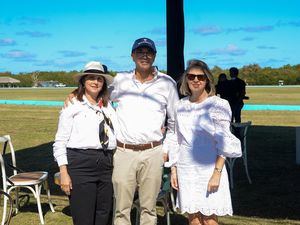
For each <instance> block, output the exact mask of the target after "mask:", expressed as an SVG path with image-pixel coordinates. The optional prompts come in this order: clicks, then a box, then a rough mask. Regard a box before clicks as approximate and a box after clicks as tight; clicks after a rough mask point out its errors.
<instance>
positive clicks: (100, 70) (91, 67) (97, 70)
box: [74, 61, 114, 86]
mask: <svg viewBox="0 0 300 225" xmlns="http://www.w3.org/2000/svg"><path fill="white" fill-rule="evenodd" d="M86 75H96V76H102V77H104V78H105V80H106V84H107V86H108V85H110V84H111V83H112V82H113V80H114V78H113V77H112V76H111V75H109V74H108V73H107V71H106V70H105V69H104V66H103V65H102V64H101V63H100V62H96V61H91V62H88V63H87V64H86V65H85V66H84V70H83V72H82V73H78V74H76V75H74V80H75V81H77V82H79V80H80V78H81V77H83V76H86Z"/></svg>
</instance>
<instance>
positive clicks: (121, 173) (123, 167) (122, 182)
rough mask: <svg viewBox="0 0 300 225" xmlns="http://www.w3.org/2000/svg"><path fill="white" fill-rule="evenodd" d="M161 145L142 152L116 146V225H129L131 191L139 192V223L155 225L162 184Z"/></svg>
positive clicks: (132, 193) (114, 172)
mask: <svg viewBox="0 0 300 225" xmlns="http://www.w3.org/2000/svg"><path fill="white" fill-rule="evenodd" d="M163 163H164V162H163V150H162V146H157V147H155V148H151V149H147V150H144V151H133V150H130V149H125V148H121V147H118V148H117V151H116V153H115V154H114V169H113V177H112V181H113V187H114V194H115V200H116V204H115V212H114V214H115V217H114V224H115V225H131V222H130V211H131V207H132V202H133V197H134V193H135V191H136V190H137V187H138V192H139V201H140V207H141V217H140V218H141V219H140V225H155V224H156V223H157V217H156V198H157V196H158V193H159V190H160V186H161V176H162V167H163Z"/></svg>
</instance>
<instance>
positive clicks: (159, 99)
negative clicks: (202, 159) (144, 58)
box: [110, 71, 178, 152]
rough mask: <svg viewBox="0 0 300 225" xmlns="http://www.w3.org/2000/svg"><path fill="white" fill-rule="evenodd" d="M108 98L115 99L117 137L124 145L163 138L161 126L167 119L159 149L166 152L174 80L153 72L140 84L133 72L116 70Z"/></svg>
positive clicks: (175, 96) (171, 124) (174, 95)
mask: <svg viewBox="0 0 300 225" xmlns="http://www.w3.org/2000/svg"><path fill="white" fill-rule="evenodd" d="M110 89H111V95H110V99H111V100H112V101H114V102H117V107H116V114H117V121H118V131H117V132H116V135H117V140H119V141H120V142H122V143H127V144H145V143H149V142H152V141H159V140H162V139H163V138H164V135H163V132H162V128H163V127H164V125H165V119H166V116H167V118H168V120H167V134H166V138H165V139H164V144H163V149H164V152H168V148H169V147H168V142H169V139H170V138H172V136H173V135H174V127H175V123H174V104H175V102H177V100H178V94H177V89H176V82H175V81H174V80H173V79H172V78H171V77H170V76H168V75H166V74H163V73H161V72H159V71H155V74H154V78H153V79H152V80H150V81H146V82H144V83H141V82H140V81H138V80H137V79H135V71H132V72H126V73H118V74H117V76H116V77H115V78H114V82H113V84H112V85H111V86H110Z"/></svg>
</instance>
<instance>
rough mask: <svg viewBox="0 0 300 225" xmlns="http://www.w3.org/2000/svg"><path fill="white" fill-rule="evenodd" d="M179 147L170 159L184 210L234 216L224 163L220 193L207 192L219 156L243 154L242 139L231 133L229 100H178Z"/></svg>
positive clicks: (171, 154)
mask: <svg viewBox="0 0 300 225" xmlns="http://www.w3.org/2000/svg"><path fill="white" fill-rule="evenodd" d="M175 119H176V132H177V147H175V146H174V148H173V150H172V151H171V152H170V160H171V163H172V164H173V165H176V166H177V173H178V183H179V192H178V198H177V207H179V208H180V210H181V212H182V213H184V212H187V213H196V212H201V213H202V214H203V215H206V216H209V215H212V214H216V215H218V216H223V215H232V205H231V197H230V190H229V183H228V176H227V171H226V168H225V166H224V168H223V171H222V175H221V180H220V186H219V189H218V191H217V192H215V193H208V192H207V184H208V181H209V179H210V178H211V176H212V174H213V171H214V168H215V161H216V157H217V155H220V156H222V157H240V156H241V144H240V141H239V140H238V139H237V138H236V137H235V136H234V135H233V134H232V133H231V132H230V119H231V111H230V106H229V104H228V102H227V101H226V100H223V99H221V98H219V97H217V96H212V97H208V98H207V99H206V100H204V101H203V102H201V103H191V102H190V101H189V100H188V98H183V99H181V100H179V102H178V104H177V106H176V112H175Z"/></svg>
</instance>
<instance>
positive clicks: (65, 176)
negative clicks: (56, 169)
mask: <svg viewBox="0 0 300 225" xmlns="http://www.w3.org/2000/svg"><path fill="white" fill-rule="evenodd" d="M60 188H61V190H62V191H63V192H65V193H66V195H70V194H71V190H72V180H71V177H70V175H69V173H68V170H67V166H66V165H63V166H60Z"/></svg>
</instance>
